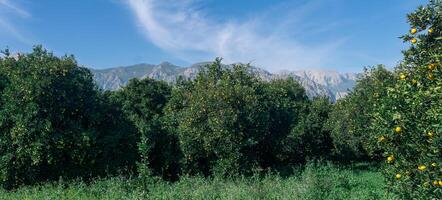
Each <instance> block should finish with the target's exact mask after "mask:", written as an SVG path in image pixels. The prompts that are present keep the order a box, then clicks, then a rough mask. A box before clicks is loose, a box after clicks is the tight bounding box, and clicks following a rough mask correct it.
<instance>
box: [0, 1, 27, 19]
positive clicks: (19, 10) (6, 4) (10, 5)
mask: <svg viewBox="0 0 442 200" xmlns="http://www.w3.org/2000/svg"><path fill="white" fill-rule="evenodd" d="M0 6H4V7H6V8H8V9H10V10H12V11H13V12H14V13H16V14H18V15H20V16H21V17H23V18H28V17H31V14H29V13H28V12H27V11H26V10H24V9H22V8H20V7H19V6H17V5H15V4H13V3H11V2H10V1H9V0H0Z"/></svg>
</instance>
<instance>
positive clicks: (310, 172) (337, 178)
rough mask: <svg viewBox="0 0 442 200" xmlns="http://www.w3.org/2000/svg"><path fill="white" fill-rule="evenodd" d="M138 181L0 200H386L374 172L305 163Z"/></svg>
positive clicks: (28, 191) (48, 189)
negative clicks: (288, 168) (276, 170)
mask: <svg viewBox="0 0 442 200" xmlns="http://www.w3.org/2000/svg"><path fill="white" fill-rule="evenodd" d="M140 182H141V181H140V180H139V179H136V178H134V179H125V178H120V177H114V178H108V179H101V180H96V181H94V182H92V183H89V184H86V183H83V182H81V181H76V182H72V183H69V184H66V183H61V182H58V183H52V184H44V185H40V186H26V187H22V188H20V189H17V190H16V191H11V192H8V191H4V190H0V199H20V200H21V199H32V200H35V199H54V200H55V199H57V200H58V199H78V200H80V199H81V200H87V199H106V200H107V199H183V200H184V199H186V200H187V199H306V200H309V199H311V200H317V199H349V200H351V199H357V200H363V199H376V200H381V199H392V197H391V196H388V195H386V193H385V190H384V181H383V178H382V176H381V174H380V173H378V172H376V170H374V169H363V168H362V169H361V168H359V167H352V168H342V167H337V166H333V165H330V164H324V165H319V166H318V165H315V164H308V165H307V166H306V167H305V169H302V170H295V173H294V174H293V175H292V176H289V177H286V178H283V177H281V176H279V175H275V174H268V175H264V176H252V177H236V178H229V179H222V178H216V177H215V178H202V177H182V178H181V179H180V181H177V182H175V183H169V182H164V181H157V182H156V183H153V184H149V185H148V186H141V185H143V184H141V183H140Z"/></svg>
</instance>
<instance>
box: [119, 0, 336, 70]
mask: <svg viewBox="0 0 442 200" xmlns="http://www.w3.org/2000/svg"><path fill="white" fill-rule="evenodd" d="M198 3H199V2H198V1H195V0H183V1H172V0H128V5H129V7H130V9H131V10H132V11H133V13H134V15H135V17H136V20H137V22H138V25H139V26H140V28H141V30H142V32H143V33H144V34H145V36H146V37H147V39H148V40H149V41H151V42H152V43H153V44H155V45H156V46H158V47H160V48H161V49H163V50H165V51H167V52H169V53H172V54H173V55H175V56H178V57H180V58H182V59H185V60H187V61H189V62H196V61H202V60H207V59H213V58H214V57H218V56H219V57H223V58H224V60H225V61H226V62H228V63H230V62H252V64H254V65H257V66H260V67H263V68H266V69H268V70H271V71H276V70H282V69H290V70H293V69H299V68H318V67H323V66H322V65H323V63H326V62H327V61H328V60H329V59H330V58H331V57H332V55H333V52H334V51H335V49H336V48H337V47H338V46H339V44H340V43H342V41H343V40H340V39H337V40H334V41H333V42H327V43H322V44H321V45H317V46H309V45H306V44H303V43H301V41H297V40H296V38H293V37H291V36H290V35H292V34H290V33H288V32H287V31H288V29H289V28H290V27H293V26H294V25H296V23H301V22H299V21H302V20H298V19H295V20H294V18H293V17H300V16H298V14H299V15H302V13H303V12H309V11H308V10H309V9H311V8H305V9H304V10H296V12H299V13H293V12H291V13H288V14H287V16H286V17H287V18H284V19H278V20H277V22H278V23H277V24H275V23H274V22H271V23H270V22H266V20H265V19H264V18H260V17H259V16H256V17H254V18H248V19H246V20H242V21H221V22H220V21H217V20H214V19H213V18H211V16H208V15H207V13H205V12H204V10H201V9H198V8H197V7H196V5H198ZM267 14H271V13H267ZM264 15H265V13H263V14H261V16H264ZM266 23H267V24H266ZM321 28H323V27H321ZM269 29H273V30H269Z"/></svg>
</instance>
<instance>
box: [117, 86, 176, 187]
mask: <svg viewBox="0 0 442 200" xmlns="http://www.w3.org/2000/svg"><path fill="white" fill-rule="evenodd" d="M170 93H171V87H170V86H169V85H168V84H167V83H165V82H162V81H156V80H153V79H150V78H145V79H143V80H138V79H132V80H131V81H130V82H129V84H128V85H127V86H125V87H123V88H122V89H121V90H119V91H117V92H115V94H113V97H114V99H115V101H116V102H118V103H119V106H120V107H121V109H122V110H123V112H124V113H125V116H126V118H127V119H128V120H130V121H131V122H132V124H133V125H134V126H135V127H136V129H137V132H138V133H137V135H138V138H139V139H138V140H139V141H138V149H139V154H140V156H141V162H140V165H139V170H140V172H141V171H143V172H142V173H151V172H152V173H154V175H160V176H162V177H164V178H168V179H176V178H177V175H178V172H179V165H178V161H179V158H180V152H179V147H178V141H177V138H176V136H175V135H172V134H169V132H168V131H166V130H165V125H164V123H163V121H164V114H163V108H164V106H165V105H166V103H167V102H168V100H169V98H170ZM145 170H148V171H145ZM150 170H152V171H150Z"/></svg>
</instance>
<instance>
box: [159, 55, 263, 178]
mask: <svg viewBox="0 0 442 200" xmlns="http://www.w3.org/2000/svg"><path fill="white" fill-rule="evenodd" d="M246 69H247V68H246V67H244V66H240V65H237V66H235V67H233V69H229V68H225V67H223V66H222V64H221V60H220V59H218V60H217V61H216V62H214V63H213V64H211V65H208V66H206V68H203V69H202V71H201V72H200V73H199V74H198V76H197V77H196V79H195V80H194V81H190V82H184V83H183V84H182V85H181V86H179V87H177V88H176V89H175V90H174V92H173V94H172V100H171V104H170V105H169V106H168V109H167V115H168V116H169V118H170V119H172V122H171V123H174V124H176V125H177V127H176V134H177V135H178V137H179V141H180V147H181V150H182V152H183V155H184V160H183V164H184V169H185V172H187V173H201V174H205V175H209V174H213V173H216V174H222V175H233V174H237V173H242V172H247V171H250V170H251V169H252V168H253V167H254V166H256V165H257V161H258V158H257V156H258V155H257V153H256V151H254V150H255V149H256V146H257V145H258V144H259V143H260V141H262V140H263V138H264V137H265V135H266V133H267V130H268V123H267V122H268V120H269V115H268V112H267V110H266V107H265V105H263V103H262V102H263V101H264V99H263V97H264V96H263V93H264V88H263V85H262V84H260V82H259V81H258V79H257V78H255V77H254V76H251V75H250V74H249V73H248V72H247V71H246Z"/></svg>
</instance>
